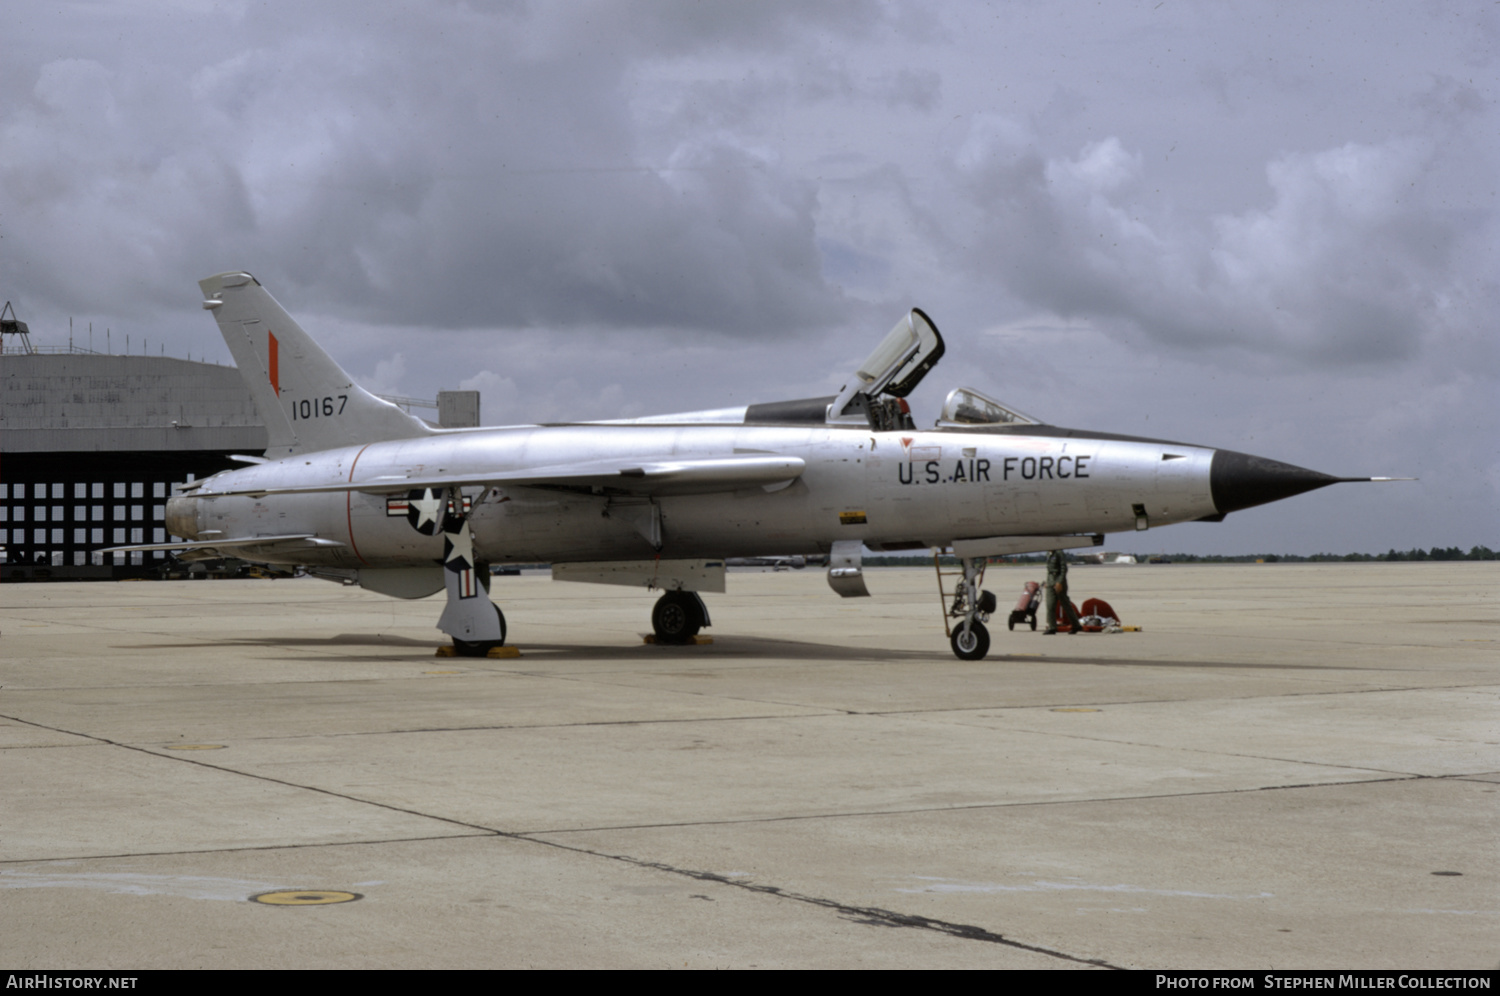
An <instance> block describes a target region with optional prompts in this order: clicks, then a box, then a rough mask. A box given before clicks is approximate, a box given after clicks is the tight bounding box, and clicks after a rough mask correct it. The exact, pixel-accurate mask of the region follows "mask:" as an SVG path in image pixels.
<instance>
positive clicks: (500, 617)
mask: <svg viewBox="0 0 1500 996" xmlns="http://www.w3.org/2000/svg"><path fill="white" fill-rule="evenodd" d="M490 608H492V609H494V610H495V621H496V622H497V623H499V625H500V639H498V640H460V639H459V638H458V637H456V636H455V637H454V638H453V652H454V653H456V654H458V656H460V657H487V656H489V652H490V650H491V648H493V647H503V646H505V613H504V612H501V611H500V606H498V605H496V604H495V603H493V602H491V603H490Z"/></svg>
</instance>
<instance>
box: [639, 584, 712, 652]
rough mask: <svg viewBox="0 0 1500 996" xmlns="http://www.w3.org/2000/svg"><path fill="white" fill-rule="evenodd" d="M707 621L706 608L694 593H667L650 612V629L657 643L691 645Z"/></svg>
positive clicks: (706, 624)
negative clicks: (653, 632) (654, 633)
mask: <svg viewBox="0 0 1500 996" xmlns="http://www.w3.org/2000/svg"><path fill="white" fill-rule="evenodd" d="M708 625H711V623H710V622H709V621H708V607H707V606H706V605H704V604H703V599H702V598H700V597H699V596H698V593H697V592H696V591H681V590H676V591H669V592H666V593H664V594H663V595H662V596H661V598H658V599H657V600H656V606H655V608H653V609H652V610H651V628H652V629H654V630H655V631H656V642H657V643H692V642H693V637H695V636H697V635H698V631H699V630H700V629H702V628H703V627H704V626H708Z"/></svg>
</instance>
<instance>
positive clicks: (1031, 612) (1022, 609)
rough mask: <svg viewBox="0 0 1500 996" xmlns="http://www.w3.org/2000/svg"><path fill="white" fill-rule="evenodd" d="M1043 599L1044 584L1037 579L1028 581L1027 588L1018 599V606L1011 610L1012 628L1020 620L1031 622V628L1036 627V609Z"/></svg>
mask: <svg viewBox="0 0 1500 996" xmlns="http://www.w3.org/2000/svg"><path fill="white" fill-rule="evenodd" d="M1041 601H1042V586H1041V585H1039V584H1037V583H1036V582H1035V581H1027V582H1026V590H1025V591H1023V592H1022V593H1021V597H1020V598H1018V599H1016V607H1015V608H1014V609H1011V610H1010V620H1009V625H1010V628H1011V629H1015V628H1016V623H1018V622H1030V623H1031V628H1032V629H1036V610H1037V606H1038V605H1040V604H1041Z"/></svg>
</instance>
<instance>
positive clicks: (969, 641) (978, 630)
mask: <svg viewBox="0 0 1500 996" xmlns="http://www.w3.org/2000/svg"><path fill="white" fill-rule="evenodd" d="M961 563H962V564H963V570H962V572H959V571H949V572H944V571H943V569H942V564H941V561H940V560H939V558H938V556H937V554H933V557H932V564H933V567H934V568H936V570H937V575H938V593H939V594H942V591H943V577H944V575H945V573H946V574H947V575H948V576H955V575H959V577H958V583H957V584H955V585H954V586H953V602H952V605H951V607H950V608H949V609H948V613H947V615H945V616H944V617H943V627H944V628H945V629H947V630H948V642H949V644H950V645H951V646H952V647H953V654H954V656H955V657H957V658H958V659H959V660H961V661H979V660H984V657H985V655H986V654H988V653H989V652H990V631H989V630H988V629H986V628H985V626H984V624H985V623H987V622H989V620H990V613H992V612H994V611H995V596H994V594H993V593H991V592H988V591H981V590H980V588H979V586H980V585H981V584H982V583H983V582H984V568H985V564H986V563H987V561H986V560H985V559H984V558H982V557H964V558H963V559H962V561H961ZM950 619H951V620H958V621H957V622H955V623H952V624H950V623H949V620H950Z"/></svg>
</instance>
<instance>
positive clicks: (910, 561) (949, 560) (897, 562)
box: [864, 546, 1500, 567]
mask: <svg viewBox="0 0 1500 996" xmlns="http://www.w3.org/2000/svg"><path fill="white" fill-rule="evenodd" d="M1131 556H1134V557H1135V558H1136V559H1137V560H1138V561H1140V562H1141V563H1157V564H1174V563H1175V564H1329V563H1346V564H1353V563H1406V562H1413V561H1427V560H1500V553H1497V552H1496V551H1494V550H1491V549H1490V548H1489V547H1487V546H1475V547H1472V548H1470V550H1469V551H1468V552H1467V553H1465V552H1464V551H1463V550H1462V549H1460V548H1459V547H1456V546H1449V547H1442V546H1435V547H1433V548H1432V549H1430V550H1424V549H1422V548H1421V547H1415V548H1413V549H1411V550H1404V551H1403V550H1396V549H1391V550H1388V551H1387V552H1385V553H1314V554H1308V555H1303V554H1299V553H1241V554H1221V553H1214V554H1198V553H1160V554H1157V553H1152V554H1145V553H1137V554H1132V555H1131ZM926 559H927V558H926V555H923V554H916V555H907V556H883V557H882V556H876V557H866V558H864V563H865V566H867V567H912V566H915V564H917V563H920V562H922V561H924V560H926ZM1046 560H1047V555H1046V554H1044V553H1036V554H1022V555H1017V556H1014V557H992V558H990V562H991V563H995V564H1042V563H1046ZM941 563H942V564H943V565H944V566H952V565H954V564H957V563H958V559H957V558H956V557H954V556H952V555H951V554H944V555H943V556H942V558H941Z"/></svg>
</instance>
